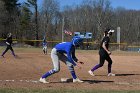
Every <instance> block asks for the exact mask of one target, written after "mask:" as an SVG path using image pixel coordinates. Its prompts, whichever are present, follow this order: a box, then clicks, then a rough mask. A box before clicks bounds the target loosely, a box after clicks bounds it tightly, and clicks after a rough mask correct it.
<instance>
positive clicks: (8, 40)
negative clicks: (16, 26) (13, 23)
mask: <svg viewBox="0 0 140 93" xmlns="http://www.w3.org/2000/svg"><path fill="white" fill-rule="evenodd" d="M12 42H13V40H12V34H11V33H9V34H8V36H7V38H6V45H7V48H6V49H5V51H3V53H2V55H1V56H2V57H4V54H5V53H6V52H7V51H8V50H9V49H10V50H11V52H12V55H13V56H14V57H16V55H15V53H14V50H13V48H12Z"/></svg>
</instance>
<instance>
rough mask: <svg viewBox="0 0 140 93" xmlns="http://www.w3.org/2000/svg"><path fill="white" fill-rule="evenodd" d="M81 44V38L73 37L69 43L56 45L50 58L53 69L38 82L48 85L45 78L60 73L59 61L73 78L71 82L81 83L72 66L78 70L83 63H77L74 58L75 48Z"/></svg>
mask: <svg viewBox="0 0 140 93" xmlns="http://www.w3.org/2000/svg"><path fill="white" fill-rule="evenodd" d="M82 42H83V39H82V38H80V37H74V38H73V39H72V41H71V42H62V43H59V44H57V45H56V46H55V47H54V48H53V49H52V51H51V58H52V62H53V66H54V68H53V69H52V70H50V71H48V72H47V73H46V74H44V75H43V76H42V77H41V78H40V80H39V81H40V82H42V83H49V82H47V81H46V78H47V77H48V76H51V75H52V74H54V73H57V72H59V71H60V61H59V60H61V61H62V62H64V63H65V64H66V65H67V66H68V68H69V71H70V73H71V75H72V78H73V82H83V81H82V80H80V79H78V77H77V76H76V74H75V71H74V66H77V67H79V68H80V64H83V62H80V61H78V59H77V58H76V56H75V47H78V46H80V45H81V44H82ZM64 54H66V55H67V56H65V55H64Z"/></svg>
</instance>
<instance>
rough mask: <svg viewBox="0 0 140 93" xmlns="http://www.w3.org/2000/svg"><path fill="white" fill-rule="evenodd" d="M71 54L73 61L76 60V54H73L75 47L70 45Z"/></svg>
mask: <svg viewBox="0 0 140 93" xmlns="http://www.w3.org/2000/svg"><path fill="white" fill-rule="evenodd" d="M71 54H72V58H73V60H74V61H75V62H78V59H77V58H76V56H75V47H72V51H71Z"/></svg>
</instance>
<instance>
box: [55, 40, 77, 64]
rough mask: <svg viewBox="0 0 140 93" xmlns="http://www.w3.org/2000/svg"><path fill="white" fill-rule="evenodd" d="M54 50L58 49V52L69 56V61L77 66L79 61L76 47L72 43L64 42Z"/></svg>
mask: <svg viewBox="0 0 140 93" xmlns="http://www.w3.org/2000/svg"><path fill="white" fill-rule="evenodd" d="M54 48H56V50H57V52H59V53H65V54H67V58H68V61H69V62H70V63H72V64H73V65H74V66H76V63H75V62H77V61H78V59H77V58H76V56H75V46H74V45H73V44H72V42H62V43H59V44H57V45H56V46H55V47H54Z"/></svg>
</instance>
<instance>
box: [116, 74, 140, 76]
mask: <svg viewBox="0 0 140 93" xmlns="http://www.w3.org/2000/svg"><path fill="white" fill-rule="evenodd" d="M133 75H140V74H115V76H133Z"/></svg>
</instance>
